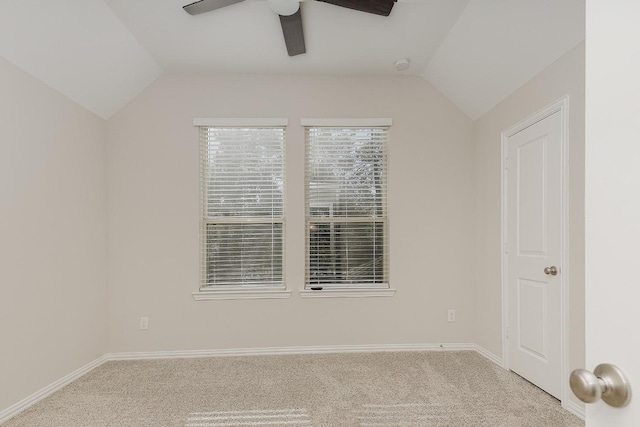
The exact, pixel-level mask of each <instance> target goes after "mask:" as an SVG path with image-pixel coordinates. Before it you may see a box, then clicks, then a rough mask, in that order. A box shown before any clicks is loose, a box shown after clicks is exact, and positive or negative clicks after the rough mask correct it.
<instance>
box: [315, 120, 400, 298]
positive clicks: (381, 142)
mask: <svg viewBox="0 0 640 427" xmlns="http://www.w3.org/2000/svg"><path fill="white" fill-rule="evenodd" d="M305 139H306V173H305V187H306V197H305V204H306V228H307V245H306V246H307V247H306V283H305V287H306V288H307V289H317V288H323V289H325V288H388V287H389V284H388V250H387V248H388V238H387V190H386V185H387V141H388V127H387V126H369V127H367V126H358V127H346V126H337V127H336V126H333V127H330V126H305Z"/></svg>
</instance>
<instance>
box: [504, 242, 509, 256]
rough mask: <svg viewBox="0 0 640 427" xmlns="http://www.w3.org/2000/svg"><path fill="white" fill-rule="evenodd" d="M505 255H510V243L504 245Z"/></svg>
mask: <svg viewBox="0 0 640 427" xmlns="http://www.w3.org/2000/svg"><path fill="white" fill-rule="evenodd" d="M504 253H505V254H508V253H509V244H508V243H505V244H504Z"/></svg>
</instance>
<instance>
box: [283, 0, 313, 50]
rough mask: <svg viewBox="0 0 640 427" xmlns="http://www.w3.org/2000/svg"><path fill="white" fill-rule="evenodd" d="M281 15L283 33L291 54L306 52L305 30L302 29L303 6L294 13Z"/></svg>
mask: <svg viewBox="0 0 640 427" xmlns="http://www.w3.org/2000/svg"><path fill="white" fill-rule="evenodd" d="M279 16H280V25H281V26H282V34H283V35H284V42H285V44H286V45H287V52H288V53H289V56H296V55H300V54H301V53H306V52H307V48H306V47H305V45H304V32H303V31H302V8H300V9H298V11H297V12H296V13H294V14H293V15H289V16H284V15H279Z"/></svg>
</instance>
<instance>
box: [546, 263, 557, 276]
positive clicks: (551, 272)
mask: <svg viewBox="0 0 640 427" xmlns="http://www.w3.org/2000/svg"><path fill="white" fill-rule="evenodd" d="M544 274H549V275H551V276H555V275H556V274H558V267H556V266H555V265H552V266H551V267H545V268H544Z"/></svg>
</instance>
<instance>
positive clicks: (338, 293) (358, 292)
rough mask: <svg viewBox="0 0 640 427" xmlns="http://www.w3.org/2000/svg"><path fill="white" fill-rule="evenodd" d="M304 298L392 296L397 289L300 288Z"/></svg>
mask: <svg viewBox="0 0 640 427" xmlns="http://www.w3.org/2000/svg"><path fill="white" fill-rule="evenodd" d="M298 293H300V296H301V297H302V298H367V297H392V296H394V295H395V293H396V290H395V289H322V290H319V291H314V290H311V289H300V290H299V291H298Z"/></svg>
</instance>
